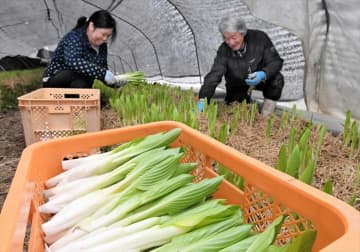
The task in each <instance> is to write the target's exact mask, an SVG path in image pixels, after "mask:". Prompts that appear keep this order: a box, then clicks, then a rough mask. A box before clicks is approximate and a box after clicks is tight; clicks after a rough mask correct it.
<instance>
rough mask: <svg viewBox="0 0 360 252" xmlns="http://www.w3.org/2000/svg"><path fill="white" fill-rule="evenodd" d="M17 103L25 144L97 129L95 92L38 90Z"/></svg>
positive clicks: (98, 106) (98, 99)
mask: <svg viewBox="0 0 360 252" xmlns="http://www.w3.org/2000/svg"><path fill="white" fill-rule="evenodd" d="M18 102H19V104H18V105H19V109H20V114H21V121H22V125H23V128H24V135H25V142H26V145H29V144H32V143H34V142H38V141H45V140H48V139H53V138H62V137H66V136H72V135H77V134H81V133H85V132H93V131H98V130H100V91H99V90H98V89H69V88H66V89H64V88H40V89H38V90H35V91H33V92H31V93H28V94H25V95H23V96H21V97H19V98H18Z"/></svg>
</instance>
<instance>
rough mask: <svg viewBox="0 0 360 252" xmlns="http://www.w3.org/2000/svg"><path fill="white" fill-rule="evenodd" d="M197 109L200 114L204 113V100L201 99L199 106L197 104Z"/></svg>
mask: <svg viewBox="0 0 360 252" xmlns="http://www.w3.org/2000/svg"><path fill="white" fill-rule="evenodd" d="M197 107H198V112H200V113H201V112H203V110H204V99H200V100H199V102H198V104H197Z"/></svg>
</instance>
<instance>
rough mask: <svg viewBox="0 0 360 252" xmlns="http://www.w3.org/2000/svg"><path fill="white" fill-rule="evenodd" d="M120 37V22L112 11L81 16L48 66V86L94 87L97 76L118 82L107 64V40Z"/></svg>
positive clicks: (46, 85)
mask: <svg viewBox="0 0 360 252" xmlns="http://www.w3.org/2000/svg"><path fill="white" fill-rule="evenodd" d="M115 37H116V22H115V20H114V18H113V17H112V16H111V14H110V13H109V12H108V11H105V10H100V11H96V12H94V13H93V14H92V15H91V16H90V18H89V19H86V18H85V17H80V18H79V19H78V21H77V25H76V26H75V28H73V30H72V31H70V32H69V33H68V34H66V35H65V37H64V38H63V39H62V40H61V41H60V43H59V44H58V46H57V48H56V50H55V52H54V57H53V58H52V60H51V62H50V64H49V66H48V67H47V69H46V71H45V73H44V78H43V82H44V83H43V86H44V87H58V88H91V87H92V83H93V81H94V79H98V80H102V81H105V82H106V83H107V84H115V82H116V80H115V77H114V74H113V73H112V72H111V71H110V70H108V66H107V42H108V40H109V39H110V40H111V41H114V39H115Z"/></svg>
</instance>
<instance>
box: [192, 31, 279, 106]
mask: <svg viewBox="0 0 360 252" xmlns="http://www.w3.org/2000/svg"><path fill="white" fill-rule="evenodd" d="M244 41H245V43H246V51H243V52H242V53H238V52H234V51H233V50H232V49H231V48H230V47H228V46H227V45H226V43H225V42H223V43H222V44H221V45H220V47H219V49H218V51H217V55H216V58H215V60H214V64H213V66H212V67H211V71H210V72H209V73H208V74H207V75H206V76H205V80H204V84H203V85H202V86H201V89H200V93H199V98H205V97H206V98H208V100H209V99H210V98H211V97H212V96H213V95H214V93H215V89H216V87H217V85H218V84H219V83H220V82H221V78H222V76H225V81H226V84H225V86H226V92H227V93H229V92H234V93H239V92H241V93H246V92H247V90H248V88H249V86H248V85H246V83H245V81H244V80H245V79H247V76H248V74H249V73H252V72H255V71H260V70H262V71H264V72H265V73H266V79H267V80H268V79H271V78H272V77H273V76H274V75H275V74H277V73H278V72H280V70H281V67H282V64H283V60H282V59H281V58H280V56H279V54H278V52H277V51H276V49H275V47H274V46H273V44H272V42H271V40H270V38H269V37H268V36H267V34H266V33H265V32H262V31H259V30H248V31H247V33H246V36H245V38H244Z"/></svg>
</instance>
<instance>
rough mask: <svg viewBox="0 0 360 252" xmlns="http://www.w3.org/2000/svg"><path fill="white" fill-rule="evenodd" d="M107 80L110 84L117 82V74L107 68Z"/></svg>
mask: <svg viewBox="0 0 360 252" xmlns="http://www.w3.org/2000/svg"><path fill="white" fill-rule="evenodd" d="M105 82H106V83H107V84H110V85H113V84H115V82H116V79H115V76H114V74H113V73H112V72H111V71H110V70H106V74H105Z"/></svg>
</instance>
